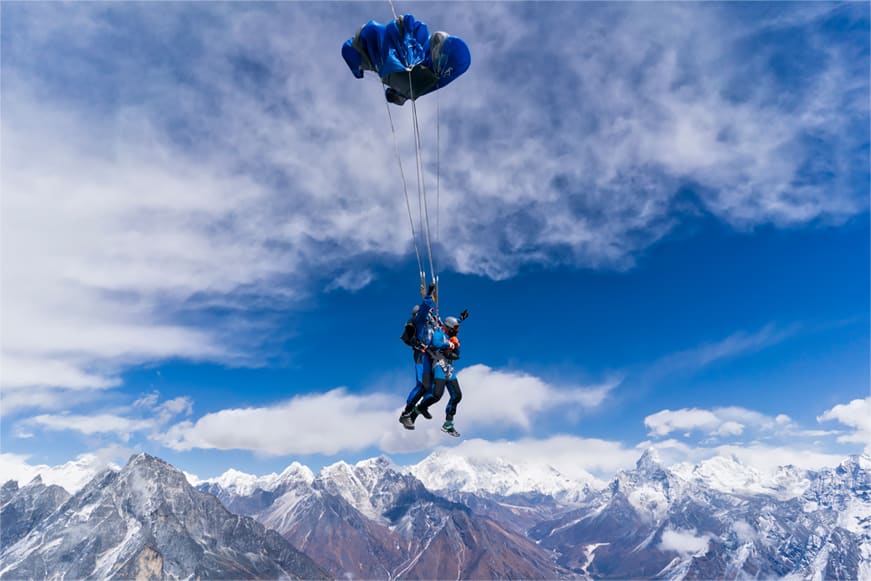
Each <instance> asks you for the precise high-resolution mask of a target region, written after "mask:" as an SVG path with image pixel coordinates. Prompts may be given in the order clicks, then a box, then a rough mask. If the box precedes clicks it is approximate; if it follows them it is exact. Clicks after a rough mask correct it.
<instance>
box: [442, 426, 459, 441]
mask: <svg viewBox="0 0 871 581" xmlns="http://www.w3.org/2000/svg"><path fill="white" fill-rule="evenodd" d="M442 431H443V432H444V433H446V434H447V435H449V436H453V437H455V438H459V437H460V432H458V431H457V430H455V429H454V423H453V422H445V423H444V424H442Z"/></svg>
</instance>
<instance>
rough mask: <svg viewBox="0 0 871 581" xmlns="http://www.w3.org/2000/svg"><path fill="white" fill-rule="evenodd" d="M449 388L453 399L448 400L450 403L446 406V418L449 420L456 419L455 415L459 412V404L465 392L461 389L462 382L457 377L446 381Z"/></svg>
mask: <svg viewBox="0 0 871 581" xmlns="http://www.w3.org/2000/svg"><path fill="white" fill-rule="evenodd" d="M445 386H446V387H447V388H448V394H450V396H451V399H450V400H448V405H447V407H446V408H445V420H446V421H448V422H453V421H454V415H455V414H456V413H457V404H459V403H460V400H461V399H463V392H462V390H461V389H460V383H459V382H458V381H457V380H456V379H451V380H449V381H447V382H446V383H445Z"/></svg>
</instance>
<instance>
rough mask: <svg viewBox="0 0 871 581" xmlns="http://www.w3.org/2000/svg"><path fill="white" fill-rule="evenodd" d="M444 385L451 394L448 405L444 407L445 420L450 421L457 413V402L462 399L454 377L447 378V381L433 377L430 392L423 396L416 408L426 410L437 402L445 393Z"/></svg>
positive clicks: (461, 393)
mask: <svg viewBox="0 0 871 581" xmlns="http://www.w3.org/2000/svg"><path fill="white" fill-rule="evenodd" d="M445 387H447V388H448V393H449V394H450V395H451V399H450V401H448V406H447V407H446V408H445V420H447V421H449V422H452V421H454V414H455V413H457V404H458V403H460V400H461V399H463V392H462V391H461V390H460V383H459V382H458V381H457V380H456V379H448V380H447V381H445V380H444V379H439V378H436V379H434V380H433V384H432V392H430V393H429V394H427V396H426V397H425V398H423V401H422V402H420V405H419V406H417V408H418V409H421V410H428V409H429V406H431V405H433V404H434V403H436V402H438V400H440V399H441V398H442V396H443V395H444V393H445Z"/></svg>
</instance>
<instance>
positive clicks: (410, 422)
mask: <svg viewBox="0 0 871 581" xmlns="http://www.w3.org/2000/svg"><path fill="white" fill-rule="evenodd" d="M399 423H400V424H402V427H403V428H405V429H406V430H413V429H414V417H413V416H412V415H411V414H402V415H401V416H399Z"/></svg>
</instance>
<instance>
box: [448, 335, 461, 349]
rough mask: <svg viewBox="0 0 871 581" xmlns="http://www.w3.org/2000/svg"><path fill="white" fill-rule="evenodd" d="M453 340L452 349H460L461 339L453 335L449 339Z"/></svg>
mask: <svg viewBox="0 0 871 581" xmlns="http://www.w3.org/2000/svg"><path fill="white" fill-rule="evenodd" d="M448 341H450V342H451V349H459V348H460V340H459V338H457V337H451V338H450V339H448Z"/></svg>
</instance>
